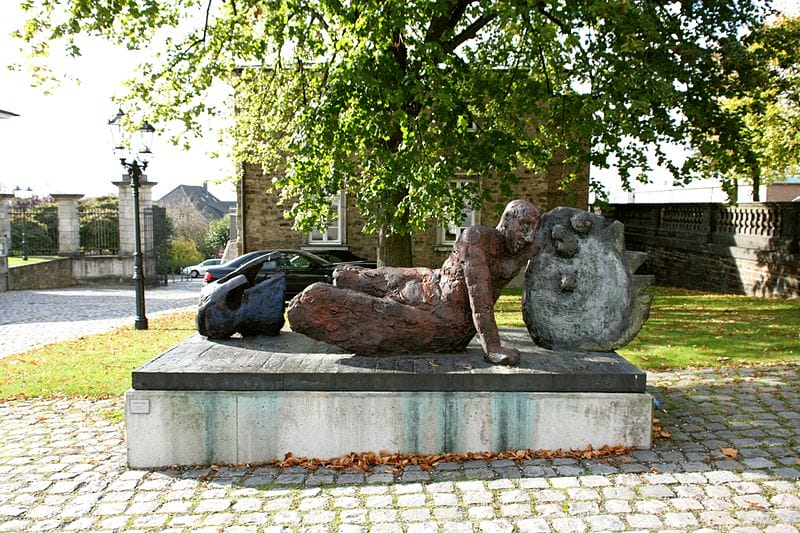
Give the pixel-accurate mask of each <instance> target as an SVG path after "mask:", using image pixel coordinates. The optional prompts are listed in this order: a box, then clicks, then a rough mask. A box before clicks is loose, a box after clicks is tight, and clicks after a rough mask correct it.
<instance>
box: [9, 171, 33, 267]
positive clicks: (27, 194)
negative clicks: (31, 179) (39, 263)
mask: <svg viewBox="0 0 800 533" xmlns="http://www.w3.org/2000/svg"><path fill="white" fill-rule="evenodd" d="M14 196H15V197H16V198H17V199H18V200H22V202H21V203H22V260H23V261H27V260H28V251H29V250H28V235H27V233H28V199H29V198H32V197H33V190H31V188H30V187H28V188H26V189H25V190H22V189H21V188H20V186H19V185H17V186H16V187H14Z"/></svg>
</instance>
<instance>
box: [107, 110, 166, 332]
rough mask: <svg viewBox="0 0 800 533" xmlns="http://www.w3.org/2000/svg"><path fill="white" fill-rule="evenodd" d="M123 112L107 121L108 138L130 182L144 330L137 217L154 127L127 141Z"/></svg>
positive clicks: (139, 322) (141, 317) (139, 323)
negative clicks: (109, 137) (140, 185)
mask: <svg viewBox="0 0 800 533" xmlns="http://www.w3.org/2000/svg"><path fill="white" fill-rule="evenodd" d="M124 118H125V113H123V112H122V110H121V109H120V110H119V111H117V114H116V115H114V117H113V118H112V119H111V120H109V121H108V125H109V127H110V128H111V136H112V139H113V141H114V155H116V156H117V157H118V158H119V162H120V163H121V164H122V166H123V167H124V168H125V170H126V171H127V173H128V177H129V178H130V180H131V194H132V196H133V287H134V290H135V292H136V319H135V321H134V327H135V328H136V329H147V317H146V316H145V310H144V274H143V270H142V239H141V222H140V217H139V183H140V182H141V179H142V173H143V172H144V170H145V169H146V168H147V163H148V162H149V161H150V157H151V156H152V155H153V152H151V151H150V145H151V144H152V140H153V134H154V133H155V131H156V130H155V128H154V127H153V126H152V125H150V124H149V123H147V122H145V123H144V124H142V126H141V127H140V128H139V130H138V131H137V135H136V136H135V138H131V137H130V135H128V134H127V131H126V130H125V129H124V128H123V127H122V126H123V125H122V122H123V120H124Z"/></svg>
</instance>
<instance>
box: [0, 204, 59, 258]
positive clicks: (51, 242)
mask: <svg viewBox="0 0 800 533" xmlns="http://www.w3.org/2000/svg"><path fill="white" fill-rule="evenodd" d="M9 216H10V218H11V247H10V249H9V255H12V256H22V255H55V254H57V253H58V208H57V207H56V206H55V205H36V206H26V205H25V204H18V205H16V206H14V207H12V208H11V209H10V211H9Z"/></svg>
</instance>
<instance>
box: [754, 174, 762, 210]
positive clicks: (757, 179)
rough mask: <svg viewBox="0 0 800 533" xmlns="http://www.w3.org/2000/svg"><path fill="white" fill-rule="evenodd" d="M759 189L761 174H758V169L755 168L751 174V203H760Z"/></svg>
mask: <svg viewBox="0 0 800 533" xmlns="http://www.w3.org/2000/svg"><path fill="white" fill-rule="evenodd" d="M759 189H761V173H760V172H759V169H758V168H756V170H755V171H754V172H753V201H754V202H760V201H761V192H760V191H759Z"/></svg>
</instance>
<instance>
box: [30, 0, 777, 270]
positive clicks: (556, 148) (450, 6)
mask: <svg viewBox="0 0 800 533" xmlns="http://www.w3.org/2000/svg"><path fill="white" fill-rule="evenodd" d="M24 5H25V6H26V7H27V8H28V9H30V10H31V14H32V21H31V22H30V23H29V24H28V25H27V26H26V27H25V29H24V31H23V32H22V37H23V38H24V39H26V40H27V41H28V42H29V43H30V44H31V46H32V49H33V50H36V51H46V49H47V44H48V43H50V42H52V41H53V40H54V39H62V38H63V39H66V42H67V46H68V47H70V48H69V51H70V52H71V53H75V54H77V53H80V50H79V48H78V47H77V44H76V42H77V41H76V40H75V37H76V36H78V35H80V34H85V33H89V34H99V35H102V36H104V37H106V38H109V39H111V40H113V41H116V42H120V43H124V44H126V45H127V46H130V47H139V48H144V47H148V48H150V47H153V48H152V49H153V50H154V51H158V52H159V53H158V54H157V55H155V56H154V57H153V60H152V61H150V62H148V63H147V64H145V65H143V67H142V70H141V73H140V75H139V77H138V78H137V79H136V80H135V82H134V83H133V84H132V85H131V86H130V89H131V91H130V97H131V99H132V100H131V101H132V102H138V103H140V104H141V105H142V106H143V107H144V108H146V109H147V112H148V113H149V114H148V118H149V120H150V121H151V122H153V121H158V120H166V119H174V118H179V119H181V120H182V121H183V122H184V124H185V125H186V128H187V129H188V130H197V129H198V128H199V127H200V124H201V123H202V121H203V119H202V117H203V115H204V114H207V113H216V112H218V110H216V109H213V108H210V107H209V105H208V100H207V99H206V98H205V96H204V95H205V93H206V91H207V90H208V89H209V88H210V87H211V86H212V84H213V83H214V81H215V80H218V79H224V80H227V81H229V82H230V83H232V84H233V85H234V86H235V90H236V93H237V97H238V101H237V110H238V116H237V121H236V127H235V129H234V131H233V132H232V135H233V138H234V140H235V148H236V151H235V153H236V156H237V158H239V159H240V160H241V161H247V162H250V163H256V164H261V165H263V166H264V167H265V171H266V172H268V173H270V174H272V175H274V181H275V184H276V186H278V187H279V188H280V189H281V191H282V195H283V198H284V201H285V203H286V206H287V210H288V213H289V216H291V217H292V218H294V219H295V220H296V224H297V226H298V228H300V229H309V228H311V227H314V226H316V227H321V226H323V225H324V221H325V218H326V217H327V216H328V215H329V206H330V197H332V196H333V195H335V194H336V193H338V192H339V191H340V190H341V189H345V190H347V191H349V192H351V193H352V194H354V195H355V198H356V205H357V207H358V208H359V210H360V211H361V213H362V214H363V216H364V220H365V221H366V229H367V230H368V231H375V232H377V233H378V234H379V260H381V261H383V262H385V263H388V264H397V265H400V264H409V263H410V261H411V256H410V233H411V232H412V231H413V230H414V229H416V228H420V227H423V226H424V225H425V224H427V223H429V222H430V221H431V220H437V221H440V222H444V221H447V220H454V219H457V218H458V217H459V213H460V210H461V207H462V205H463V203H464V202H465V201H470V202H472V204H473V205H478V204H480V203H481V202H482V201H484V200H486V199H488V198H489V197H491V196H493V195H497V196H503V195H507V194H508V192H509V191H510V187H511V185H513V183H514V179H515V178H514V174H513V172H512V171H513V170H514V169H515V168H519V167H528V168H531V169H534V170H542V169H544V168H545V167H546V165H548V164H549V163H550V161H551V159H552V158H553V155H554V154H555V153H559V154H565V155H563V158H564V162H565V163H566V164H567V166H568V168H573V169H582V168H585V166H586V164H587V163H592V164H595V165H598V166H600V167H604V166H607V165H609V164H613V165H616V166H617V167H618V168H619V169H620V172H621V174H622V177H623V180H624V181H625V182H626V183H627V182H628V180H629V179H630V178H631V177H632V176H639V175H643V174H644V171H646V170H647V166H648V165H647V156H648V148H649V147H653V146H654V147H655V148H654V149H655V151H656V154H657V155H658V159H659V161H660V162H661V163H664V164H667V165H668V166H670V168H672V170H673V171H674V172H675V173H676V175H677V176H680V177H685V175H683V174H681V170H682V169H679V168H677V167H675V166H674V165H671V163H670V162H669V161H668V159H667V156H666V155H665V154H664V153H663V151H662V150H661V146H662V144H664V143H668V142H674V141H682V140H686V139H695V138H700V137H702V136H703V135H705V134H706V133H707V132H708V131H709V129H710V128H713V127H718V128H727V127H734V126H735V124H731V123H729V122H725V120H724V119H725V115H724V113H722V112H721V111H720V107H719V103H720V101H721V98H722V97H724V96H727V93H726V91H728V90H729V89H730V85H729V84H726V83H725V82H726V77H725V68H724V65H723V61H722V58H724V57H733V56H735V55H736V54H737V53H739V52H740V51H741V50H742V49H743V46H744V45H743V43H742V42H741V39H740V36H742V35H746V34H747V32H748V30H749V29H750V28H753V27H757V26H758V25H760V24H761V23H762V20H763V16H764V13H763V12H762V8H760V7H759V6H761V5H763V4H761V3H755V2H753V1H750V0H678V1H672V2H662V1H658V0H528V1H524V0H511V1H508V2H496V1H492V0H484V1H481V0H475V1H461V0H442V1H438V2H426V1H412V0H382V1H380V0H374V1H369V0H365V1H361V0H359V1H355V2H353V1H346V0H274V1H267V0H115V1H113V2H112V1H108V0H106V1H98V0H62V1H61V2H56V1H53V0H25V2H24ZM162 43H163V46H162ZM459 174H465V175H480V176H484V177H486V178H489V179H490V180H491V181H490V183H491V186H485V183H484V184H483V186H482V184H481V182H480V181H476V182H475V183H474V184H473V186H469V187H457V188H456V187H450V186H449V183H450V180H451V179H452V178H453V177H454V176H456V175H459ZM574 178H575V176H574V175H573V176H565V179H564V186H565V187H568V186H569V182H570V179H574Z"/></svg>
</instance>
